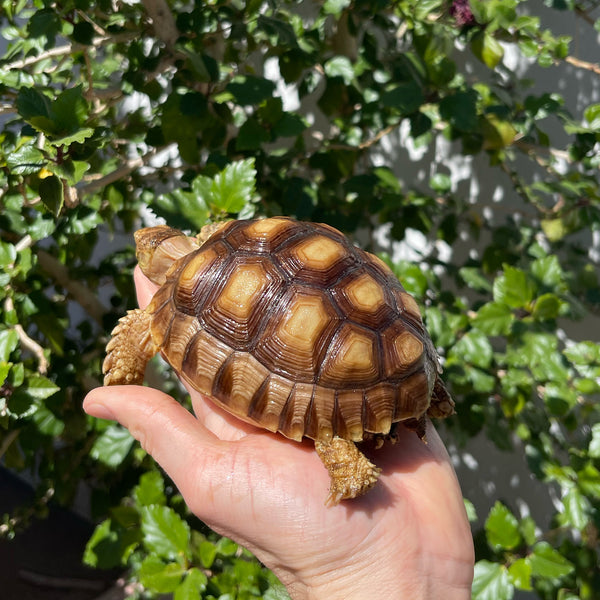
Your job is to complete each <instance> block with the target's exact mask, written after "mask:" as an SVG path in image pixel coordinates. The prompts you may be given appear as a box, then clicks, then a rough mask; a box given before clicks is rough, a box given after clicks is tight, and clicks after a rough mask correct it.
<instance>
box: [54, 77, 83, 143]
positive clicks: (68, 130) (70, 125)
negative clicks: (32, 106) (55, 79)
mask: <svg viewBox="0 0 600 600" xmlns="http://www.w3.org/2000/svg"><path fill="white" fill-rule="evenodd" d="M51 107H52V115H53V119H54V121H55V123H56V127H57V129H58V131H59V132H64V133H65V134H72V133H74V132H76V131H78V130H80V128H81V125H82V124H83V123H84V121H85V119H86V116H87V110H88V106H87V102H86V100H85V98H84V97H83V86H82V85H77V86H75V87H72V88H67V89H66V90H64V91H63V92H61V93H60V94H59V95H58V96H57V97H56V98H55V99H54V101H53V102H52V105H51ZM84 139H85V138H84Z"/></svg>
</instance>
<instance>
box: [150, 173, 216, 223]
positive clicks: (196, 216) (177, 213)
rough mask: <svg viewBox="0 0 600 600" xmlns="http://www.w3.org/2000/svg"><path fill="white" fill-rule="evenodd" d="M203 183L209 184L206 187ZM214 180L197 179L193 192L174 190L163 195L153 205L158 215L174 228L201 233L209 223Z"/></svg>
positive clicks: (201, 177) (193, 184)
mask: <svg viewBox="0 0 600 600" xmlns="http://www.w3.org/2000/svg"><path fill="white" fill-rule="evenodd" d="M202 182H207V185H206V186H203V185H202ZM211 185H212V179H209V178H208V177H203V176H202V175H200V176H198V177H196V179H194V181H193V182H192V192H191V193H190V192H185V191H183V190H174V191H173V192H171V193H169V194H161V195H160V196H158V198H156V199H155V200H154V201H153V202H152V203H151V204H150V206H151V208H152V210H154V211H155V212H156V214H157V215H159V216H161V217H164V218H165V219H167V220H168V222H169V224H170V225H171V226H172V227H178V228H180V229H192V230H194V231H200V229H202V227H204V225H206V223H207V221H208V217H209V216H210V210H209V208H208V205H207V203H208V202H209V200H210V195H211V192H210V186H211Z"/></svg>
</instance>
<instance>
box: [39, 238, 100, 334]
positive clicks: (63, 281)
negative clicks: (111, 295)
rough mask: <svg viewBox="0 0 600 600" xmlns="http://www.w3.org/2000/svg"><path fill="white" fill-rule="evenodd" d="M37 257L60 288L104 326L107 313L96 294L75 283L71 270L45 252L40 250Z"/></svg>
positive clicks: (41, 265) (43, 268)
mask: <svg viewBox="0 0 600 600" xmlns="http://www.w3.org/2000/svg"><path fill="white" fill-rule="evenodd" d="M37 255H38V261H39V264H40V267H41V268H42V270H44V271H45V272H46V273H47V274H48V275H50V277H52V279H54V281H55V282H56V283H57V284H58V285H59V286H61V287H62V288H64V289H65V290H66V291H67V293H68V294H69V295H71V296H72V297H73V299H74V300H75V301H76V302H77V303H78V304H80V305H81V306H82V307H83V308H84V309H85V310H86V312H87V313H88V314H89V315H90V317H92V318H93V319H94V321H96V323H98V324H99V325H102V317H103V315H104V314H105V313H106V308H104V306H103V304H102V303H101V302H100V300H98V298H97V297H96V295H95V294H94V292H92V290H90V289H89V288H88V287H86V286H85V285H83V284H82V283H79V282H78V281H73V280H72V279H71V276H70V275H69V269H67V267H65V266H64V265H63V264H62V263H61V262H60V261H58V260H57V259H56V258H54V256H52V255H51V254H48V252H46V251H45V250H38V253H37Z"/></svg>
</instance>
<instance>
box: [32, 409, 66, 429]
mask: <svg viewBox="0 0 600 600" xmlns="http://www.w3.org/2000/svg"><path fill="white" fill-rule="evenodd" d="M32 421H33V422H34V423H35V424H36V426H37V429H38V431H39V432H40V433H42V434H43V435H48V436H51V437H58V436H59V435H61V434H62V432H63V431H64V429H65V423H64V422H63V421H61V420H60V419H57V418H56V416H55V415H54V413H53V412H52V411H50V410H48V409H47V408H46V407H45V406H38V407H37V410H36V411H35V413H34V414H33V415H32Z"/></svg>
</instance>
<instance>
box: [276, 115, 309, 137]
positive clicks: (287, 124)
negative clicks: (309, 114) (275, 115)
mask: <svg viewBox="0 0 600 600" xmlns="http://www.w3.org/2000/svg"><path fill="white" fill-rule="evenodd" d="M306 127H307V124H306V122H305V121H304V119H303V118H302V117H301V116H300V115H295V114H292V113H287V112H286V113H283V115H282V116H281V118H280V119H279V120H278V121H277V123H275V126H274V127H273V134H274V135H275V137H296V136H298V135H300V134H301V133H302V132H303V131H304V130H305V129H306Z"/></svg>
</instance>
